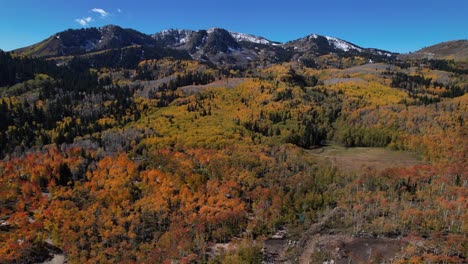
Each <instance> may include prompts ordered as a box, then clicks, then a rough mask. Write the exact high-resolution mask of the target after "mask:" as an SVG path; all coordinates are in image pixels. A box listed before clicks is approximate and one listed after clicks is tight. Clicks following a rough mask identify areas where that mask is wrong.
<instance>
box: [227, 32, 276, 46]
mask: <svg viewBox="0 0 468 264" xmlns="http://www.w3.org/2000/svg"><path fill="white" fill-rule="evenodd" d="M229 34H231V36H232V37H233V38H234V39H235V40H236V41H247V42H252V43H257V44H264V45H269V44H272V42H271V41H269V40H268V39H265V38H262V37H258V36H254V35H250V34H245V33H238V32H233V31H229Z"/></svg>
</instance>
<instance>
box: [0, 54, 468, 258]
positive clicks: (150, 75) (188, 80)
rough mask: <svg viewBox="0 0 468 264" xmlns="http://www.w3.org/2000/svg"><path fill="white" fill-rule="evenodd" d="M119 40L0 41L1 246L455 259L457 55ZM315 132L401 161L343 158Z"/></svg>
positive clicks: (460, 158)
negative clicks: (247, 55)
mask: <svg viewBox="0 0 468 264" xmlns="http://www.w3.org/2000/svg"><path fill="white" fill-rule="evenodd" d="M135 49H136V51H135ZM123 50H126V49H120V48H119V49H114V50H110V51H104V52H103V53H97V55H96V54H94V53H93V54H92V55H89V56H88V57H87V55H86V54H85V55H82V54H81V55H80V56H76V57H69V58H66V59H64V58H62V61H59V60H55V59H50V58H49V59H41V58H31V57H25V56H23V55H18V54H10V53H4V52H1V51H0V96H1V98H0V158H1V160H0V221H1V222H0V262H1V263H40V262H43V261H46V260H48V259H50V258H52V256H53V255H54V254H59V255H62V254H63V255H64V256H65V257H66V259H67V260H68V263H261V262H262V261H266V262H267V263H268V261H270V262H274V261H275V260H272V259H275V257H276V258H278V256H272V254H269V252H268V250H266V248H268V245H269V244H268V243H269V241H270V242H271V240H272V239H275V238H276V239H277V241H280V242H281V241H282V242H284V243H283V244H284V245H283V246H282V248H281V249H280V251H281V254H280V255H281V257H282V258H284V259H287V260H289V261H291V262H292V263H296V262H300V263H307V262H303V261H304V259H305V260H307V261H310V263H322V262H324V261H330V260H334V261H335V263H348V261H350V262H351V263H358V262H359V261H358V260H359V259H360V257H359V256H357V255H353V254H354V253H355V252H357V251H356V250H355V251H353V250H352V249H349V250H348V251H346V250H344V249H346V248H347V246H349V245H351V244H352V243H351V242H350V243H348V242H343V241H348V240H350V241H351V240H352V241H354V242H355V241H360V240H359V239H375V240H376V241H378V243H387V244H384V246H388V247H389V248H390V246H389V245H391V246H392V250H393V251H391V255H388V254H386V253H385V254H384V253H382V254H378V253H370V255H369V257H368V259H367V260H366V261H368V263H381V262H385V263H464V262H465V261H466V258H467V257H468V238H467V234H468V211H467V207H468V203H467V199H468V175H467V172H466V168H467V148H466V146H467V145H468V144H467V143H468V137H467V132H468V131H467V125H466V122H467V119H468V114H467V113H468V111H467V110H468V109H467V107H468V95H467V94H466V92H467V89H468V79H467V78H468V77H467V76H468V75H467V69H466V68H463V65H460V64H457V63H456V62H454V61H447V60H427V59H425V60H407V61H400V60H395V59H394V58H389V59H388V60H383V59H382V61H381V62H379V63H368V62H369V59H368V58H364V57H361V56H360V54H358V53H356V54H351V55H346V56H340V54H335V53H333V54H325V55H322V54H318V55H314V56H315V57H309V59H306V57H307V56H303V57H301V59H298V60H289V61H286V60H285V61H282V62H278V63H260V62H259V63H252V64H246V65H216V64H213V63H210V62H203V60H200V61H195V60H192V59H191V58H190V56H187V55H186V54H185V53H181V52H179V53H178V52H176V51H175V50H170V52H169V50H159V49H156V48H153V49H150V48H147V47H146V48H144V47H133V48H128V50H126V51H127V52H128V53H122V52H123ZM141 50H145V51H146V52H147V53H148V52H154V56H152V57H151V58H150V59H144V58H141V57H138V56H137V55H138V54H140V53H139V52H141ZM119 52H120V53H119ZM133 52H136V53H133ZM120 54H128V56H127V57H124V58H122V57H119V56H120ZM132 54H133V55H134V56H133V55H132ZM113 59H115V60H116V61H118V63H109V61H112V60H113ZM371 62H372V61H371ZM330 145H332V146H336V147H337V148H339V149H345V150H349V151H359V150H361V149H363V148H371V147H372V148H380V149H382V151H385V153H387V152H388V153H392V154H391V155H395V156H389V157H390V158H389V159H393V158H394V157H396V156H399V155H403V157H407V156H404V155H407V154H408V153H410V154H411V155H413V156H414V157H416V158H415V159H416V161H415V162H414V164H406V163H403V162H402V163H401V164H399V163H398V162H397V164H396V165H395V166H393V165H392V166H388V165H385V166H384V165H379V164H381V163H382V164H383V163H384V162H385V161H383V160H379V161H377V162H374V163H373V165H372V166H361V167H359V166H358V165H356V164H355V166H354V169H349V167H346V166H345V164H344V163H342V162H341V161H342V159H340V157H335V156H334V155H335V154H336V153H335V154H333V153H334V152H327V151H326V148H327V146H328V147H329V146H330ZM322 150H325V151H324V152H323V153H332V154H326V155H325V154H320V153H321V151H322ZM408 155H409V154H408ZM360 159H366V162H367V161H368V159H372V157H367V158H366V157H361V156H360ZM382 159H383V158H382ZM401 160H404V158H402V159H401ZM361 161H362V160H361ZM361 161H359V162H361ZM363 163H364V162H363ZM358 164H360V163H358ZM278 234H282V235H281V237H280V238H278ZM325 236H327V238H328V239H330V237H332V236H334V237H335V238H336V237H337V236H340V237H341V238H340V240H337V241H341V242H340V243H341V244H339V245H336V246H334V244H333V243H329V242H326V243H325V242H324V243H322V246H320V245H319V244H320V243H319V242H317V241H318V240H317V239H318V238H320V237H325ZM335 238H334V239H335ZM354 242H353V243H354ZM327 243H328V244H327ZM356 243H357V242H356ZM336 248H338V249H339V250H335V249H336ZM340 248H341V251H340ZM358 251H359V250H358ZM389 252H390V251H389ZM340 261H341V262H340ZM353 261H354V262H353Z"/></svg>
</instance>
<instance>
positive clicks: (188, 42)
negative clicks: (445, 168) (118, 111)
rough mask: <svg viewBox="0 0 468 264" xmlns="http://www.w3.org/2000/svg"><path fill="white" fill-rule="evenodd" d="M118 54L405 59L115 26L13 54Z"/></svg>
mask: <svg viewBox="0 0 468 264" xmlns="http://www.w3.org/2000/svg"><path fill="white" fill-rule="evenodd" d="M461 45H462V46H463V48H464V51H462V54H464V56H465V57H466V56H467V55H466V54H467V52H466V51H467V50H468V49H467V47H466V41H461ZM450 46H453V45H450ZM428 49H429V48H428ZM454 49H457V47H454ZM116 50H118V51H120V56H121V57H122V56H124V55H125V56H127V55H128V54H131V55H132V56H133V57H135V56H139V59H153V58H159V57H163V56H173V57H177V58H192V59H195V60H199V61H203V62H208V63H213V64H217V65H249V64H250V63H252V62H255V63H263V64H270V63H278V62H284V61H303V62H310V61H313V60H314V58H317V57H319V56H322V55H327V54H334V55H338V56H344V57H351V56H361V57H363V58H365V59H369V60H374V61H385V60H392V59H396V58H397V56H398V55H399V54H397V53H394V52H390V51H385V50H379V49H375V48H363V47H360V46H358V45H355V44H353V43H350V42H348V41H345V40H341V39H338V38H334V37H329V36H321V35H317V34H312V35H309V36H306V37H304V38H301V39H297V40H293V41H289V42H286V43H280V42H275V41H271V40H268V39H266V38H263V37H259V36H254V35H250V34H244V33H238V32H232V31H228V30H225V29H222V28H212V29H208V30H198V31H195V30H178V29H170V30H163V31H161V32H158V33H155V34H152V35H147V34H144V33H141V32H138V31H136V30H133V29H124V28H121V27H119V26H115V25H108V26H104V27H100V28H87V29H78V30H72V29H69V30H66V31H63V32H60V33H57V34H54V35H52V36H51V37H49V38H47V39H45V40H43V41H41V42H39V43H37V44H34V45H32V46H29V47H25V48H21V49H17V50H15V51H13V52H14V53H17V54H22V55H28V56H33V57H48V58H56V59H63V58H64V57H69V56H78V55H86V56H87V57H88V58H89V57H93V56H98V55H99V56H102V54H103V53H105V52H113V54H114V55H113V56H111V57H112V58H113V59H112V60H116V59H115V57H116V56H117V55H116V53H115V51H116ZM438 50H440V51H441V52H442V51H444V52H445V51H446V50H448V52H450V51H451V49H444V48H440V49H438ZM421 53H424V54H427V53H433V54H436V55H434V57H439V56H438V55H437V54H438V51H437V50H432V49H429V50H422V51H421ZM416 54H420V53H419V52H417V53H414V56H416ZM447 56H449V55H447Z"/></svg>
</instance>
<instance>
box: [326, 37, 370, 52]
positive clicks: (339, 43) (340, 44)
mask: <svg viewBox="0 0 468 264" xmlns="http://www.w3.org/2000/svg"><path fill="white" fill-rule="evenodd" d="M325 38H326V39H327V40H328V43H330V45H333V46H334V47H335V48H337V49H340V50H343V51H350V50H357V51H359V52H361V51H362V49H361V48H358V47H356V46H354V45H352V44H350V43H348V42H346V41H343V40H341V39H337V38H333V37H329V36H325Z"/></svg>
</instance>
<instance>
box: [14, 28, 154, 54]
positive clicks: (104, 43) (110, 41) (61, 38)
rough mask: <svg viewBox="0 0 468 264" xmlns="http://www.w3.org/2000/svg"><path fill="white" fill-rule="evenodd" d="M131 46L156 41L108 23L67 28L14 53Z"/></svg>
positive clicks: (78, 52)
mask: <svg viewBox="0 0 468 264" xmlns="http://www.w3.org/2000/svg"><path fill="white" fill-rule="evenodd" d="M134 45H142V46H153V45H155V41H154V39H153V38H151V37H150V36H148V35H146V34H143V33H141V32H138V31H136V30H133V29H124V28H121V27H119V26H114V25H108V26H104V27H100V28H87V29H77V30H72V29H69V30H66V31H63V32H60V33H57V34H55V35H53V36H51V37H49V38H47V39H45V40H43V41H41V42H39V43H37V44H34V45H32V46H29V47H25V48H21V49H18V50H15V52H16V53H20V54H24V55H30V56H34V57H56V56H67V55H78V54H84V53H89V52H94V51H99V50H105V49H115V48H123V47H128V46H134Z"/></svg>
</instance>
